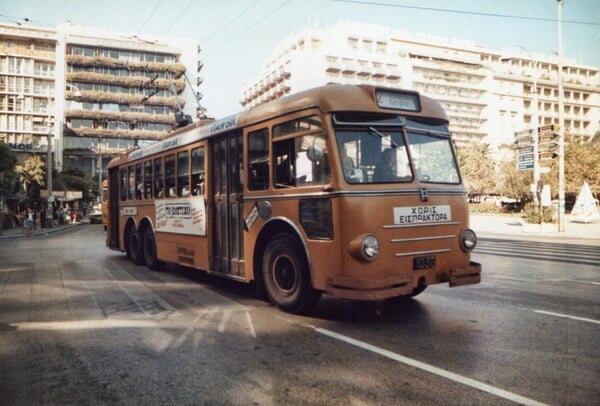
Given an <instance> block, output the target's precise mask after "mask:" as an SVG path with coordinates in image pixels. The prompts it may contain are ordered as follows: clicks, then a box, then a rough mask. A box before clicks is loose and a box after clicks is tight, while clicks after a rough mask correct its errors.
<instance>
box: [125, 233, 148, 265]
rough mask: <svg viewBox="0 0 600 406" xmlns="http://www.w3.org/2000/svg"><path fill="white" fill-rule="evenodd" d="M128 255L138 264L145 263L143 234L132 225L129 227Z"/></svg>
mask: <svg viewBox="0 0 600 406" xmlns="http://www.w3.org/2000/svg"><path fill="white" fill-rule="evenodd" d="M127 230H128V231H127V257H128V258H129V259H130V260H131V261H132V262H133V263H134V264H136V265H142V264H143V263H144V252H143V246H142V236H141V235H140V233H139V232H138V231H137V230H136V229H135V227H134V226H131V227H129V228H128V229H127Z"/></svg>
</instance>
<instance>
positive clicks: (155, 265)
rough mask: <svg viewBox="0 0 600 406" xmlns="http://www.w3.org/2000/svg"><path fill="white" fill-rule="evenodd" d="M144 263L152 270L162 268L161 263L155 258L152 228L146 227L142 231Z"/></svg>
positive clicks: (154, 241)
mask: <svg viewBox="0 0 600 406" xmlns="http://www.w3.org/2000/svg"><path fill="white" fill-rule="evenodd" d="M143 241H144V245H143V246H144V262H145V263H146V266H147V267H148V268H150V269H152V270H158V269H160V268H162V265H163V264H162V262H161V261H159V260H158V258H157V256H156V240H155V239H154V231H152V227H146V230H145V231H144V240H143Z"/></svg>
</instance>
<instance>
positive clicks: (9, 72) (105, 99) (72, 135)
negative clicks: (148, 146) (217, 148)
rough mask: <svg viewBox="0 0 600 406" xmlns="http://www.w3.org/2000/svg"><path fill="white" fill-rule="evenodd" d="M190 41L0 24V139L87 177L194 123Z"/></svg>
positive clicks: (196, 66) (195, 65)
mask: <svg viewBox="0 0 600 406" xmlns="http://www.w3.org/2000/svg"><path fill="white" fill-rule="evenodd" d="M198 54H199V47H198V44H197V43H196V42H194V41H191V40H189V39H182V38H141V37H140V36H137V35H131V34H124V33H116V32H107V31H106V30H99V29H94V28H91V27H81V26H74V25H71V24H62V25H60V26H58V27H56V29H42V28H34V27H23V26H17V25H0V142H5V143H8V144H9V145H10V147H11V148H12V149H14V150H16V151H17V152H19V156H20V159H21V160H24V159H26V157H27V156H29V155H31V154H36V153H43V154H45V153H46V152H47V150H48V141H49V140H50V142H51V149H52V150H53V151H54V154H53V157H54V159H53V163H54V167H55V168H57V169H58V170H63V169H74V168H77V169H79V170H82V171H83V172H84V173H86V174H88V175H90V176H92V175H95V174H96V173H97V172H98V171H99V170H102V168H104V167H105V165H106V163H107V162H108V160H109V159H110V158H111V157H113V156H114V155H116V154H118V153H120V152H122V151H124V150H128V149H132V148H134V147H135V146H136V145H141V144H144V143H148V142H153V141H155V140H158V139H161V138H163V137H164V136H165V135H166V134H167V132H168V131H170V130H171V129H172V128H174V127H175V126H177V124H178V121H185V120H186V119H187V120H189V119H190V117H194V118H195V117H197V116H202V115H203V114H204V112H203V111H202V109H201V108H200V104H199V99H200V97H201V95H200V93H199V92H198V90H197V86H198V85H199V83H200V82H201V80H200V79H199V77H198V71H199V70H200V68H201V63H200V62H199V59H198Z"/></svg>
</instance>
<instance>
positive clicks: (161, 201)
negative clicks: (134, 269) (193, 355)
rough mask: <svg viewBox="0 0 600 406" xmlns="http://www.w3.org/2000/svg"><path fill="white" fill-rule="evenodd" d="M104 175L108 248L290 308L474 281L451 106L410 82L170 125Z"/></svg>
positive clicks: (298, 97)
mask: <svg viewBox="0 0 600 406" xmlns="http://www.w3.org/2000/svg"><path fill="white" fill-rule="evenodd" d="M108 176H109V177H108V181H109V201H108V210H109V218H108V232H107V245H108V247H110V248H112V249H115V250H120V251H124V252H126V253H127V256H128V257H129V258H130V259H131V260H132V261H133V262H134V263H136V264H145V265H146V266H148V267H149V268H152V269H156V268H158V267H160V266H162V264H163V263H164V262H170V263H176V264H180V265H184V266H186V267H192V268H196V269H200V270H203V271H206V272H209V273H211V274H216V275H221V276H224V277H228V278H233V279H236V280H240V281H244V282H255V283H256V285H257V287H259V288H261V289H264V290H265V291H266V292H267V294H268V297H269V299H270V300H271V301H272V302H273V303H274V304H275V305H277V306H278V307H280V308H281V309H283V310H285V311H288V312H294V313H297V312H306V311H308V310H309V309H310V308H311V307H312V306H314V305H315V304H316V303H317V301H318V300H319V298H320V297H321V295H322V294H323V293H324V294H328V295H331V296H333V297H338V298H347V299H356V300H381V299H387V298H393V297H399V296H414V295H416V294H419V293H421V292H422V291H423V290H424V289H425V288H426V287H427V286H428V285H432V284H437V283H448V284H449V286H460V285H467V284H473V283H479V282H480V273H481V265H480V264H478V263H475V262H472V261H471V260H470V253H471V251H472V250H473V248H474V247H475V244H476V236H475V233H474V232H473V231H472V230H470V229H469V217H468V208H467V201H466V192H465V188H464V186H463V184H462V182H461V176H460V173H459V169H458V165H457V161H456V156H455V153H454V149H453V144H452V139H451V135H450V132H449V131H448V119H447V116H446V114H445V112H444V111H443V109H442V107H441V106H440V104H439V103H438V102H436V101H434V100H432V99H429V98H427V97H424V96H421V95H420V94H418V93H416V92H413V91H403V90H397V89H387V88H379V87H373V86H365V85H359V86H349V85H327V86H323V87H319V88H315V89H311V90H307V91H303V92H300V93H297V94H294V95H290V96H286V97H282V98H281V99H278V100H274V101H270V102H267V103H265V104H262V105H259V106H257V107H254V108H252V109H250V110H248V111H245V112H242V113H240V114H237V115H234V116H230V117H227V118H225V119H222V120H218V121H213V122H210V123H208V124H204V125H202V124H192V125H189V126H187V127H185V128H182V129H180V130H176V131H174V132H173V133H172V134H171V135H170V136H168V137H167V138H165V139H164V140H162V141H160V142H157V143H155V144H152V145H150V146H147V147H144V148H141V149H137V150H134V151H132V152H130V153H128V154H126V155H123V156H121V157H119V158H116V159H114V160H113V161H112V162H111V163H110V164H109V175H108Z"/></svg>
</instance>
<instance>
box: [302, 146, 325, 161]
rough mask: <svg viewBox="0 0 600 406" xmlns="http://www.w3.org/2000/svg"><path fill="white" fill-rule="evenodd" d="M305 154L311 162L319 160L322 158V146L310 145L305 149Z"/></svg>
mask: <svg viewBox="0 0 600 406" xmlns="http://www.w3.org/2000/svg"><path fill="white" fill-rule="evenodd" d="M306 156H307V157H308V159H310V160H311V162H319V161H320V160H321V159H323V148H321V147H319V146H318V145H312V146H310V147H308V149H307V150H306Z"/></svg>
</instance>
